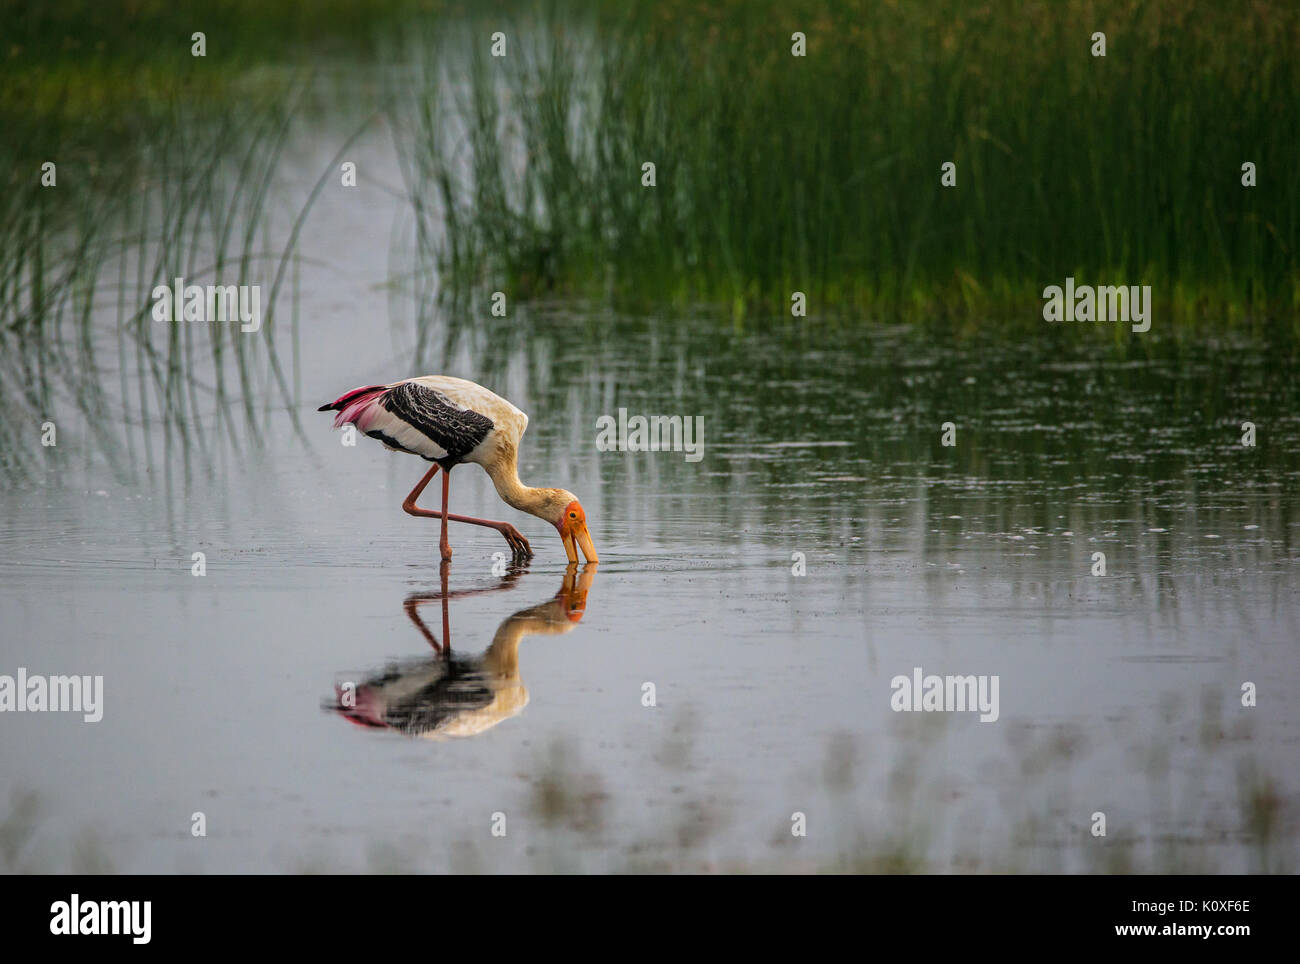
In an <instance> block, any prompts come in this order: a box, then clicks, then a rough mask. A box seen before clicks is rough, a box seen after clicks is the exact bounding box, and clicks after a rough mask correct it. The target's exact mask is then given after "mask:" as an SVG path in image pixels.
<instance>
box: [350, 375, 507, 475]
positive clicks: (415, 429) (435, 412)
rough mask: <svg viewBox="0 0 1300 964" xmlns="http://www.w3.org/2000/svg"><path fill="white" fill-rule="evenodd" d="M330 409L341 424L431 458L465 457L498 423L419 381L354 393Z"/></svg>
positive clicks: (403, 449) (390, 445)
mask: <svg viewBox="0 0 1300 964" xmlns="http://www.w3.org/2000/svg"><path fill="white" fill-rule="evenodd" d="M325 409H326V410H329V409H337V411H338V413H339V414H338V415H337V416H336V417H335V419H334V425H335V427H336V428H337V427H339V426H341V425H345V424H347V423H348V422H351V423H352V424H354V425H356V427H357V428H358V429H360V430H361V431H362V432H364V433H365V434H366V435H369V436H370V437H371V438H376V439H379V441H381V442H383V443H384V444H385V445H387V446H389V447H391V448H395V449H400V450H402V451H404V452H411V453H414V454H415V455H420V456H423V457H424V458H426V459H429V460H431V461H433V460H443V459H452V460H454V461H459V460H461V459H463V458H464V457H465V456H466V455H468V454H469V453H470V452H472V451H473V450H474V449H475V448H476V447H477V446H478V445H479V444H481V443H482V441H483V440H484V439H485V438H486V437H487V434H488V432H490V431H492V429H493V428H494V427H495V425H494V423H493V421H492V419H490V418H488V417H487V416H486V415H483V414H481V413H479V412H476V411H474V410H473V409H470V408H465V407H464V406H461V405H458V404H456V403H455V402H454V401H452V400H451V399H450V398H448V397H447V396H446V395H444V394H443V393H442V392H440V391H438V390H437V389H434V388H430V387H428V386H427V385H422V384H420V383H419V382H417V381H413V380H412V381H404V382H398V383H397V384H395V385H390V386H372V387H370V388H368V389H359V390H357V391H354V392H349V393H348V394H347V395H344V396H343V397H342V398H340V399H338V401H336V402H335V403H334V404H333V405H330V406H325Z"/></svg>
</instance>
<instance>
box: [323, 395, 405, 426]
mask: <svg viewBox="0 0 1300 964" xmlns="http://www.w3.org/2000/svg"><path fill="white" fill-rule="evenodd" d="M386 391H388V386H387V385H367V386H366V387H364V388H354V389H353V390H352V391H350V392H347V393H345V394H343V395H341V396H339V397H338V398H337V399H335V400H334V401H333V402H331V403H330V404H328V405H322V406H321V407H320V408H319V409H317V411H320V412H330V411H337V412H338V415H336V416H334V427H335V428H342V427H343V426H344V425H346V424H348V423H349V422H351V423H352V424H353V425H355V426H356V427H357V428H359V429H361V431H363V432H364V431H366V430H367V429H368V428H369V427H370V422H371V420H372V417H373V414H374V413H375V412H376V411H378V410H379V398H380V396H381V395H383V394H384V392H386Z"/></svg>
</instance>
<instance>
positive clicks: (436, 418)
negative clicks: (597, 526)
mask: <svg viewBox="0 0 1300 964" xmlns="http://www.w3.org/2000/svg"><path fill="white" fill-rule="evenodd" d="M317 411H321V412H331V411H332V412H338V415H336V416H335V418H334V427H335V428H341V427H342V426H344V425H347V424H349V423H350V424H352V425H355V426H356V427H357V429H358V430H359V431H361V432H363V433H365V434H366V435H368V436H370V437H371V438H374V439H378V440H379V441H381V442H383V443H384V445H385V446H386V447H388V448H390V449H392V450H394V451H397V452H409V453H410V454H412V455H418V456H420V458H422V459H425V460H426V461H428V462H432V463H433V466H432V468H430V469H429V471H428V473H426V474H425V476H424V478H422V479H421V480H420V481H419V483H418V484H417V485H416V486H415V488H414V489H412V490H411V494H410V495H408V496H407V497H406V501H404V502H403V503H402V508H403V509H404V510H405V511H406V512H408V513H409V514H410V515H414V516H423V517H425V518H430V519H441V520H442V538H441V540H440V542H439V548H440V549H441V551H442V559H443V561H444V562H446V561H448V560H450V559H451V545H450V543H449V542H448V541H447V523H448V521H451V522H468V523H469V524H470V525H476V526H487V527H488V528H489V529H496V530H497V531H498V532H500V533H501V534H502V535H503V536H505V539H506V542H507V543H509V545H510V548H511V550H512V552H513V553H514V555H516V556H531V555H532V554H533V550H532V547H531V546H529V544H528V540H527V539H525V538H524V536H523V534H522V533H521V532H520V531H519V530H518V529H516V528H515V527H514V526H512V525H511V524H510V523H508V522H493V521H491V520H489V519H475V518H472V517H470V516H465V515H452V514H451V513H450V512H448V511H447V495H448V491H449V485H450V478H451V469H452V467H453V466H455V465H458V464H460V463H461V462H477V463H478V464H479V465H481V466H483V470H484V471H485V472H487V474H488V476H489V477H490V478H491V479H492V483H493V485H495V486H496V490H497V494H498V495H500V496H501V499H502V501H504V502H505V503H507V504H508V505H511V506H513V507H514V508H516V509H519V510H520V511H521V512H527V513H529V514H531V515H535V516H537V517H538V518H539V519H545V520H546V521H547V522H549V523H550V524H551V525H553V526H555V528H556V529H557V530H558V531H559V533H560V538H561V539H562V540H563V542H564V551H565V554H566V555H568V557H569V562H571V563H576V562H577V561H578V548H581V549H582V553H583V555H584V556H586V559H587V561H588V562H598V561H599V560H598V559H597V558H596V547H595V546H594V545H593V544H592V542H591V535H590V534H589V533H588V532H587V516H586V513H585V512H583V509H582V504H581V503H580V502H579V501H578V497H577V496H576V495H574V494H573V493H572V492H570V491H568V490H567V489H546V488H533V487H531V486H527V485H524V484H523V483H522V482H520V481H519V469H518V452H519V439H520V438H521V437H522V436H523V434H524V429H526V428H527V427H528V416H527V415H525V414H524V413H523V412H521V411H520V410H519V409H517V408H516V407H515V406H514V405H512V404H510V402H508V401H506V400H505V399H504V398H502V397H501V396H500V395H497V394H496V393H494V392H490V391H488V390H487V389H486V388H484V387H483V386H482V385H476V384H474V383H473V382H471V381H466V380H465V379H463V378H453V377H451V376H449V375H424V376H422V377H419V378H406V379H403V380H402V381H400V382H392V383H391V384H388V385H367V386H365V387H363V388H354V389H353V390H352V391H350V392H348V393H346V394H344V395H341V396H339V398H337V399H336V400H335V401H333V402H330V403H329V404H328V405H322V406H321V407H320V408H319V409H317ZM439 469H442V511H441V512H435V511H433V510H432V509H421V508H419V507H418V506H417V505H416V504H415V500H416V499H418V498H419V497H420V493H422V492H423V491H424V489H425V486H427V485H428V484H429V482H430V480H431V479H432V478H433V477H434V475H435V474H437V472H438V470H439Z"/></svg>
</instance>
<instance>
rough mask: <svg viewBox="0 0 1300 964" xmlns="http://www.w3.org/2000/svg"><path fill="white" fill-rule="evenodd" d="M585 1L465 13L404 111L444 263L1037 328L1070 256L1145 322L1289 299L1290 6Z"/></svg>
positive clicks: (1269, 310)
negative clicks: (497, 43)
mask: <svg viewBox="0 0 1300 964" xmlns="http://www.w3.org/2000/svg"><path fill="white" fill-rule="evenodd" d="M583 9H585V10H586V12H587V14H588V16H586V17H585V18H583V17H581V16H579V15H578V14H576V13H575V12H573V10H572V9H566V10H564V11H562V12H557V11H555V10H551V11H550V12H549V13H546V14H534V15H533V16H532V17H526V18H521V19H518V20H517V21H514V22H513V23H512V25H503V24H502V22H501V21H500V18H484V19H483V20H482V21H480V22H479V23H477V24H476V25H475V27H473V28H467V29H466V30H465V31H464V34H463V36H461V37H460V39H458V40H457V41H456V43H454V44H452V45H448V46H450V47H452V48H454V49H455V50H459V51H465V52H467V53H465V54H464V60H463V61H462V62H461V63H459V64H456V63H455V61H454V59H453V60H452V61H451V63H452V64H454V66H449V65H448V51H447V49H446V47H444V48H442V49H440V50H439V52H438V53H437V54H435V55H433V56H435V57H436V58H438V59H439V60H440V61H441V62H442V64H443V70H442V76H441V78H440V79H435V80H433V81H431V82H430V84H431V86H430V88H429V89H428V90H427V91H426V92H425V93H426V96H425V97H423V98H420V99H419V102H420V104H421V105H422V107H426V108H427V105H428V104H429V103H431V102H435V103H437V104H438V105H439V108H440V109H441V111H442V113H441V115H440V116H439V117H438V118H437V119H436V120H433V121H430V120H429V119H428V118H427V117H426V118H419V117H414V116H412V117H407V118H402V120H401V121H400V122H399V126H401V125H405V128H406V129H411V130H414V129H418V128H420V127H421V121H423V128H422V136H417V137H415V138H414V139H413V140H412V142H411V144H410V145H409V148H408V152H409V154H410V155H411V157H410V169H411V171H412V183H411V189H412V193H413V195H415V196H418V197H420V198H423V199H426V200H430V201H431V200H432V199H438V201H439V203H437V204H433V203H429V204H428V206H427V209H426V210H427V216H428V219H429V223H428V225H427V228H428V235H429V236H430V237H435V236H436V237H440V240H439V242H438V245H437V255H438V258H439V261H440V262H441V264H442V265H443V267H444V269H445V271H446V272H447V273H449V274H450V276H451V277H453V278H455V279H457V280H459V281H461V282H464V283H467V284H469V285H473V286H478V287H483V286H484V285H490V287H488V289H487V290H492V289H494V288H506V289H510V290H512V291H513V292H514V294H515V295H516V296H518V297H529V296H533V295H536V294H539V293H541V292H545V291H559V292H562V293H582V294H587V295H590V294H597V295H606V296H607V295H611V294H612V295H614V296H615V297H617V298H619V299H621V300H623V301H626V302H634V303H635V302H644V303H647V304H660V305H661V304H663V303H664V302H665V301H670V302H674V303H678V304H693V303H701V302H705V303H711V304H719V305H725V306H728V307H729V308H731V309H732V310H733V311H735V312H736V313H737V314H744V313H746V312H750V311H760V312H764V313H769V312H780V313H786V314H788V312H789V307H790V297H791V293H792V292H794V291H802V292H804V293H806V294H807V296H808V299H809V305H810V312H813V313H817V312H822V311H828V310H834V309H842V310H845V311H851V312H853V313H855V314H861V313H864V312H865V313H867V314H873V315H886V314H897V313H899V312H902V313H904V314H908V315H914V314H926V315H932V314H935V313H942V314H959V315H982V316H984V317H987V316H988V315H989V314H991V313H998V314H1001V315H1004V316H1015V317H1019V316H1028V317H1031V318H1032V320H1035V321H1038V322H1039V323H1041V314H1040V312H1041V306H1042V298H1041V293H1042V289H1043V288H1044V287H1045V286H1046V285H1048V284H1062V283H1063V281H1064V278H1065V277H1066V276H1067V275H1073V276H1074V277H1075V278H1077V279H1079V282H1080V283H1081V284H1084V283H1093V284H1106V283H1128V284H1139V283H1143V284H1150V285H1152V286H1153V289H1154V299H1155V303H1156V310H1157V311H1159V312H1160V313H1161V316H1162V318H1169V317H1170V316H1171V315H1172V316H1177V317H1178V318H1180V319H1184V320H1188V319H1194V318H1211V319H1213V320H1214V322H1215V323H1220V322H1223V321H1228V322H1240V321H1242V320H1243V319H1250V320H1253V321H1256V322H1257V321H1258V320H1259V319H1261V318H1267V317H1273V318H1278V317H1280V318H1283V319H1285V320H1286V323H1287V324H1290V323H1291V320H1292V319H1294V318H1295V317H1296V316H1297V314H1300V272H1297V256H1296V250H1297V243H1298V242H1300V180H1297V179H1296V178H1295V177H1294V175H1293V172H1292V170H1293V169H1292V164H1293V160H1294V158H1295V157H1296V156H1297V147H1300V140H1298V139H1297V136H1296V128H1295V124H1294V123H1293V121H1292V120H1291V119H1292V118H1294V117H1296V116H1300V60H1298V59H1297V58H1295V57H1293V56H1290V55H1289V54H1288V52H1289V51H1290V52H1293V51H1295V50H1296V49H1300V10H1298V9H1297V8H1295V7H1294V6H1293V5H1290V4H1284V3H1280V2H1268V0H1264V2H1260V3H1256V4H1252V5H1249V6H1244V5H1227V6H1225V5H1221V4H1217V3H1210V2H1184V0H1158V2H1152V3H1145V2H1144V3H1137V2H1128V0H1116V2H1103V0H1097V2H1065V3H1063V2H1056V0H1052V2H1047V0H1043V2H1026V3H1020V4H989V5H980V6H976V5H971V4H969V3H962V2H955V0H917V2H907V3H903V2H897V3H890V2H883V3H882V2H879V0H848V2H843V3H838V4H834V5H830V6H829V7H828V6H827V5H824V4H821V3H810V2H803V0H792V2H785V0H783V2H781V3H771V2H753V0H715V2H712V3H706V4H701V3H696V2H692V0H668V2H656V3H649V2H645V3H636V4H633V5H630V6H624V5H619V6H614V5H609V6H606V5H598V6H596V7H594V8H583ZM495 29H503V30H505V31H506V32H507V33H508V36H509V44H510V45H509V46H508V48H507V56H506V57H504V58H494V57H491V56H490V55H489V52H488V50H489V40H488V37H489V35H490V32H491V31H492V30H495ZM795 31H802V32H803V33H804V34H806V37H807V56H806V57H802V58H800V57H794V56H792V53H791V34H792V33H793V32H795ZM1096 31H1103V32H1105V34H1106V56H1105V57H1094V56H1092V55H1091V52H1090V48H1091V46H1092V43H1093V41H1092V40H1091V37H1092V34H1093V33H1094V32H1096ZM466 85H467V87H468V89H467V90H465V89H464V88H465V87H466ZM448 86H450V87H451V88H453V89H454V90H457V91H459V93H453V94H448V91H447V89H446V88H447V87H448ZM945 161H952V162H954V163H955V164H956V180H957V183H956V186H955V187H950V188H946V187H942V186H941V184H940V168H941V165H942V164H943V163H944V162H945ZM1246 161H1250V162H1253V163H1254V164H1255V165H1256V170H1257V172H1258V185H1257V186H1256V187H1253V188H1248V187H1244V186H1243V185H1242V180H1241V179H1242V164H1243V163H1244V162H1246ZM645 162H653V163H654V164H655V165H656V180H657V184H656V186H654V187H645V186H643V185H642V183H641V181H642V165H643V164H644V163H645Z"/></svg>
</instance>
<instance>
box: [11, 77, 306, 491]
mask: <svg viewBox="0 0 1300 964" xmlns="http://www.w3.org/2000/svg"><path fill="white" fill-rule="evenodd" d="M293 104H294V98H293V94H292V89H291V88H288V87H286V88H281V89H277V90H275V91H274V92H273V93H272V94H270V95H269V96H268V97H267V99H265V100H262V101H250V100H249V99H247V98H245V99H242V100H241V101H239V102H237V103H231V104H228V105H226V106H225V107H224V108H222V109H218V110H213V109H204V110H203V111H201V112H193V111H191V110H189V109H187V108H186V107H185V106H184V105H181V104H177V105H175V107H174V110H173V112H172V113H171V114H170V116H167V117H166V119H165V121H164V122H162V123H160V124H159V125H158V126H157V127H156V128H154V129H152V130H148V131H144V130H142V131H141V132H140V133H139V135H138V136H136V137H135V138H133V139H132V140H131V141H130V142H129V143H128V144H126V145H124V146H122V147H121V148H120V149H115V150H105V149H104V148H103V145H102V144H101V152H99V153H96V152H91V151H88V152H86V153H85V154H82V153H81V152H79V151H78V150H76V149H75V148H74V146H73V143H72V139H71V138H67V139H65V140H64V141H63V143H64V146H65V148H67V149H65V150H64V151H62V152H60V153H56V154H55V155H54V156H55V157H57V158H58V166H57V168H56V171H57V175H56V176H57V183H56V185H54V186H52V187H43V186H42V185H41V183H40V179H39V175H40V171H39V168H38V167H37V166H36V165H35V164H34V162H33V161H32V160H31V159H30V158H27V157H20V156H15V155H19V154H20V151H18V150H13V151H6V152H5V153H6V154H9V155H10V156H9V157H8V158H6V159H8V160H11V161H12V165H13V166H12V167H11V170H13V171H14V172H15V176H14V177H13V179H12V180H11V183H10V185H9V186H10V190H9V191H7V192H4V196H3V200H2V201H0V404H3V405H4V407H5V410H6V411H7V412H9V413H10V416H11V417H10V418H9V419H6V424H5V426H4V428H3V429H0V431H4V432H6V433H8V436H7V437H6V438H5V439H3V441H5V442H10V443H12V444H4V445H2V446H0V470H3V471H6V472H9V473H11V474H23V473H26V472H28V471H29V470H31V469H33V468H34V467H35V466H36V465H37V464H39V463H38V461H37V457H38V454H39V452H40V449H39V448H38V447H36V446H34V444H33V441H32V439H33V437H34V436H33V435H32V431H33V429H32V426H33V425H38V424H40V422H41V421H42V420H44V419H52V420H53V421H54V422H55V424H56V425H57V426H58V429H59V431H60V432H66V431H69V430H71V429H73V428H75V429H76V430H77V431H78V432H80V433H84V435H85V436H86V439H87V441H88V442H90V443H91V444H93V445H95V446H96V447H97V448H98V450H99V452H100V454H101V455H102V456H103V457H105V459H106V460H107V461H108V462H109V464H110V465H113V466H115V467H116V468H117V469H118V470H119V474H122V475H126V474H128V473H129V467H130V466H132V465H133V464H134V463H136V462H137V459H139V460H140V461H142V462H143V463H144V464H145V465H146V466H148V467H152V466H153V465H154V463H155V459H156V456H155V453H154V451H153V445H154V443H155V441H156V439H157V438H158V437H159V436H160V437H161V442H162V444H163V445H164V447H165V448H166V449H168V450H171V449H172V448H175V449H176V450H178V451H179V452H180V454H181V455H183V456H184V458H183V459H182V463H183V464H184V465H185V466H186V467H187V468H188V467H189V465H190V463H191V457H192V456H197V457H199V458H200V460H203V459H209V458H211V455H212V445H211V442H212V439H213V438H214V437H219V436H222V435H223V434H224V435H225V436H228V438H229V440H230V442H231V443H232V444H234V445H235V447H236V448H238V446H239V444H240V433H238V432H236V431H235V424H236V423H242V424H244V425H246V426H248V427H249V428H251V429H253V430H254V431H252V432H250V433H248V437H250V438H254V439H255V438H256V437H257V435H258V430H260V429H262V428H263V427H264V425H265V420H266V418H267V412H268V411H269V409H270V408H271V407H272V406H279V405H283V406H284V407H286V408H288V410H289V411H290V412H291V413H293V408H292V405H293V401H294V398H293V392H292V389H291V386H290V385H289V383H288V378H287V376H286V374H285V371H284V366H282V364H281V362H280V361H279V358H278V352H277V346H276V342H275V339H274V336H273V334H274V327H275V326H274V325H273V324H272V323H271V322H272V320H273V318H274V307H275V303H276V297H277V295H278V293H279V290H280V288H281V287H282V285H283V283H284V279H285V274H286V263H287V260H288V259H289V258H291V256H292V254H293V249H294V244H295V242H296V236H291V237H290V238H289V240H288V242H287V243H286V242H284V241H283V239H281V240H280V242H279V243H278V244H277V243H276V242H274V241H273V240H272V239H269V238H268V223H269V221H268V219H269V214H270V209H271V208H272V207H273V206H274V203H273V187H274V176H275V174H276V172H277V170H278V166H279V158H280V153H281V149H282V147H283V144H284V141H285V138H286V136H287V133H288V130H289V123H290V117H291V115H292V113H293ZM42 129H43V130H44V131H45V133H46V136H48V135H49V127H48V123H45V126H44V127H43V128H42ZM176 277H184V278H185V281H186V283H187V284H210V283H221V284H234V285H246V284H247V285H260V286H261V288H262V326H261V329H260V330H259V331H258V332H257V333H256V334H254V333H243V332H241V330H240V328H239V326H238V325H237V324H221V323H216V324H182V323H164V324H160V323H157V322H155V321H154V320H153V318H152V315H151V310H152V307H153V300H152V297H151V293H152V291H153V290H154V288H155V286H157V285H170V284H171V283H172V279H174V278H176ZM15 433H21V434H22V438H21V439H19V438H18V437H17V435H16V434H15ZM140 457H143V458H140ZM167 464H170V463H167Z"/></svg>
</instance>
